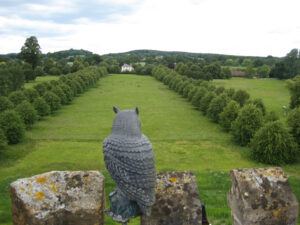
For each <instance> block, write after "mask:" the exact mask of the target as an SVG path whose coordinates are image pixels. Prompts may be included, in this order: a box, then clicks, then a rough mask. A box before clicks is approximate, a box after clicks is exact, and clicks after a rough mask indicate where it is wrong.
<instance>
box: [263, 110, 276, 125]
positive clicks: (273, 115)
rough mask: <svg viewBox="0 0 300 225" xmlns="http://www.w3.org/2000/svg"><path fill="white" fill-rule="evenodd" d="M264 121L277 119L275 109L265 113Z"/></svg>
mask: <svg viewBox="0 0 300 225" xmlns="http://www.w3.org/2000/svg"><path fill="white" fill-rule="evenodd" d="M264 120H265V122H266V123H267V122H273V121H276V120H279V116H278V114H277V112H275V111H273V110H272V111H270V112H269V113H267V114H266V115H265V118H264Z"/></svg>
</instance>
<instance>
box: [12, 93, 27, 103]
mask: <svg viewBox="0 0 300 225" xmlns="http://www.w3.org/2000/svg"><path fill="white" fill-rule="evenodd" d="M8 98H9V100H10V101H11V102H12V103H13V104H14V105H15V106H17V105H18V104H20V103H21V102H23V101H25V100H26V96H25V94H24V92H23V91H14V92H11V93H10V94H9V96H8Z"/></svg>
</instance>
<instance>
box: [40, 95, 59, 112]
mask: <svg viewBox="0 0 300 225" xmlns="http://www.w3.org/2000/svg"><path fill="white" fill-rule="evenodd" d="M43 98H44V99H45V101H46V103H47V104H48V105H49V106H50V111H51V113H54V111H56V110H58V109H59V108H60V107H61V104H60V98H59V97H58V96H57V95H56V94H54V93H53V92H52V91H46V93H45V94H44V96H43Z"/></svg>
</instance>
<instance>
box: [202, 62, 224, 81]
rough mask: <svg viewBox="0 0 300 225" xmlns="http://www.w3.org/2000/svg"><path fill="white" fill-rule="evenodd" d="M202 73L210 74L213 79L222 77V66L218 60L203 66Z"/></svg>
mask: <svg viewBox="0 0 300 225" xmlns="http://www.w3.org/2000/svg"><path fill="white" fill-rule="evenodd" d="M203 72H204V73H208V74H211V76H212V78H213V79H222V67H221V64H220V62H214V63H212V64H210V65H208V66H205V67H204V68H203Z"/></svg>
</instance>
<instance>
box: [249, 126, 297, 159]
mask: <svg viewBox="0 0 300 225" xmlns="http://www.w3.org/2000/svg"><path fill="white" fill-rule="evenodd" d="M296 153H297V145H296V143H295V142H294V140H293V138H292V136H291V135H290V134H289V132H288V130H287V129H286V128H285V127H284V126H283V125H282V123H281V122H279V121H275V122H270V123H267V124H266V125H265V126H263V127H261V128H260V129H259V130H258V131H257V133H256V134H255V136H254V138H253V139H252V141H251V155H252V157H253V159H255V160H257V161H259V162H262V163H269V164H275V165H280V164H285V163H291V162H294V161H295V160H296Z"/></svg>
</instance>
